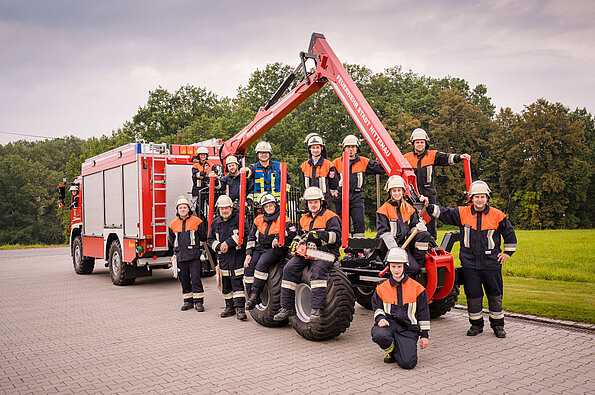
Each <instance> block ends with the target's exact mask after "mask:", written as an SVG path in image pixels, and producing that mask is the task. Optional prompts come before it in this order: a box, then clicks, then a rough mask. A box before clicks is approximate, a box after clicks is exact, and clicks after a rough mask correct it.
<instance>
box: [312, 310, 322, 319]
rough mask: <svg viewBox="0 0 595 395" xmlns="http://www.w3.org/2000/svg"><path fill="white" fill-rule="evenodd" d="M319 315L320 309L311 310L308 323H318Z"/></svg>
mask: <svg viewBox="0 0 595 395" xmlns="http://www.w3.org/2000/svg"><path fill="white" fill-rule="evenodd" d="M320 314H322V309H312V311H311V312H310V322H313V321H319V320H320Z"/></svg>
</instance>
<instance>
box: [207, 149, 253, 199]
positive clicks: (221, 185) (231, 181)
mask: <svg viewBox="0 0 595 395" xmlns="http://www.w3.org/2000/svg"><path fill="white" fill-rule="evenodd" d="M225 167H226V170H227V175H225V176H223V177H221V179H220V180H218V181H219V182H218V183H217V184H216V186H215V187H216V188H217V189H223V190H225V194H226V195H227V196H229V197H230V198H231V200H232V201H233V204H234V207H236V208H237V207H238V204H239V202H240V182H241V177H240V176H241V173H240V165H239V162H238V159H237V158H236V157H235V156H230V157H228V158H227V159H226V160H225ZM253 188H254V187H253V185H252V182H251V180H249V179H246V207H249V206H251V205H252V190H253Z"/></svg>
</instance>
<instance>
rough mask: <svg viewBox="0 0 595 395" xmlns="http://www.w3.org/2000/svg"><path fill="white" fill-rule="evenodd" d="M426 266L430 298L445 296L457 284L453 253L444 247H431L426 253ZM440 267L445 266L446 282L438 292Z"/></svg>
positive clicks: (435, 298) (427, 288)
mask: <svg viewBox="0 0 595 395" xmlns="http://www.w3.org/2000/svg"><path fill="white" fill-rule="evenodd" d="M425 268H426V272H427V279H428V283H427V284H426V293H427V294H428V300H438V299H442V298H444V297H445V296H446V295H448V293H449V292H450V291H451V290H452V287H453V286H454V284H455V265H454V259H453V257H452V254H450V253H448V252H446V251H445V250H444V249H443V248H442V247H436V248H432V249H430V251H429V252H428V254H427V255H426V264H425ZM439 268H443V270H444V284H443V285H442V287H441V288H440V291H438V292H436V288H437V287H438V269H439Z"/></svg>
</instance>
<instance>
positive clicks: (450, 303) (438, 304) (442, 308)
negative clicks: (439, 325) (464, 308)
mask: <svg viewBox="0 0 595 395" xmlns="http://www.w3.org/2000/svg"><path fill="white" fill-rule="evenodd" d="M459 292H460V291H459V287H457V286H456V285H455V286H454V287H452V290H451V291H450V293H449V294H448V295H446V296H445V297H444V298H442V299H438V300H434V301H432V303H430V304H429V307H430V319H434V318H438V317H440V316H442V315H444V314H446V313H448V312H449V311H450V309H452V308H453V307H454V305H455V304H456V303H457V299H458V298H459Z"/></svg>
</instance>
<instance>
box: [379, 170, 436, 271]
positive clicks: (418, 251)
mask: <svg viewBox="0 0 595 395" xmlns="http://www.w3.org/2000/svg"><path fill="white" fill-rule="evenodd" d="M405 188H406V186H405V180H403V178H402V177H401V176H398V175H394V176H391V177H390V178H389V179H388V181H387V183H386V187H385V188H384V189H385V190H387V191H388V194H389V200H388V201H387V202H386V203H384V204H383V205H382V206H381V207H380V208H379V209H378V211H376V228H377V229H378V233H377V237H378V238H380V239H382V240H383V241H384V244H385V246H386V248H387V249H388V250H390V249H392V248H395V247H398V246H400V245H403V243H404V242H405V240H406V239H407V237H408V236H409V235H410V234H411V232H413V230H414V229H415V228H417V229H418V230H419V232H418V233H417V235H415V236H414V238H413V240H411V242H410V243H409V245H408V246H407V247H406V251H407V254H408V255H409V264H408V265H407V267H406V268H405V270H406V272H407V274H410V275H414V274H416V273H417V272H419V270H420V269H421V267H422V266H423V264H424V262H425V257H426V253H427V252H428V248H429V246H430V243H431V242H432V236H431V235H430V233H429V232H428V231H427V229H426V226H425V225H424V223H423V221H421V220H420V218H419V216H418V214H417V210H415V208H413V206H412V205H410V204H409V203H407V202H406V201H405V199H404V195H405Z"/></svg>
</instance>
